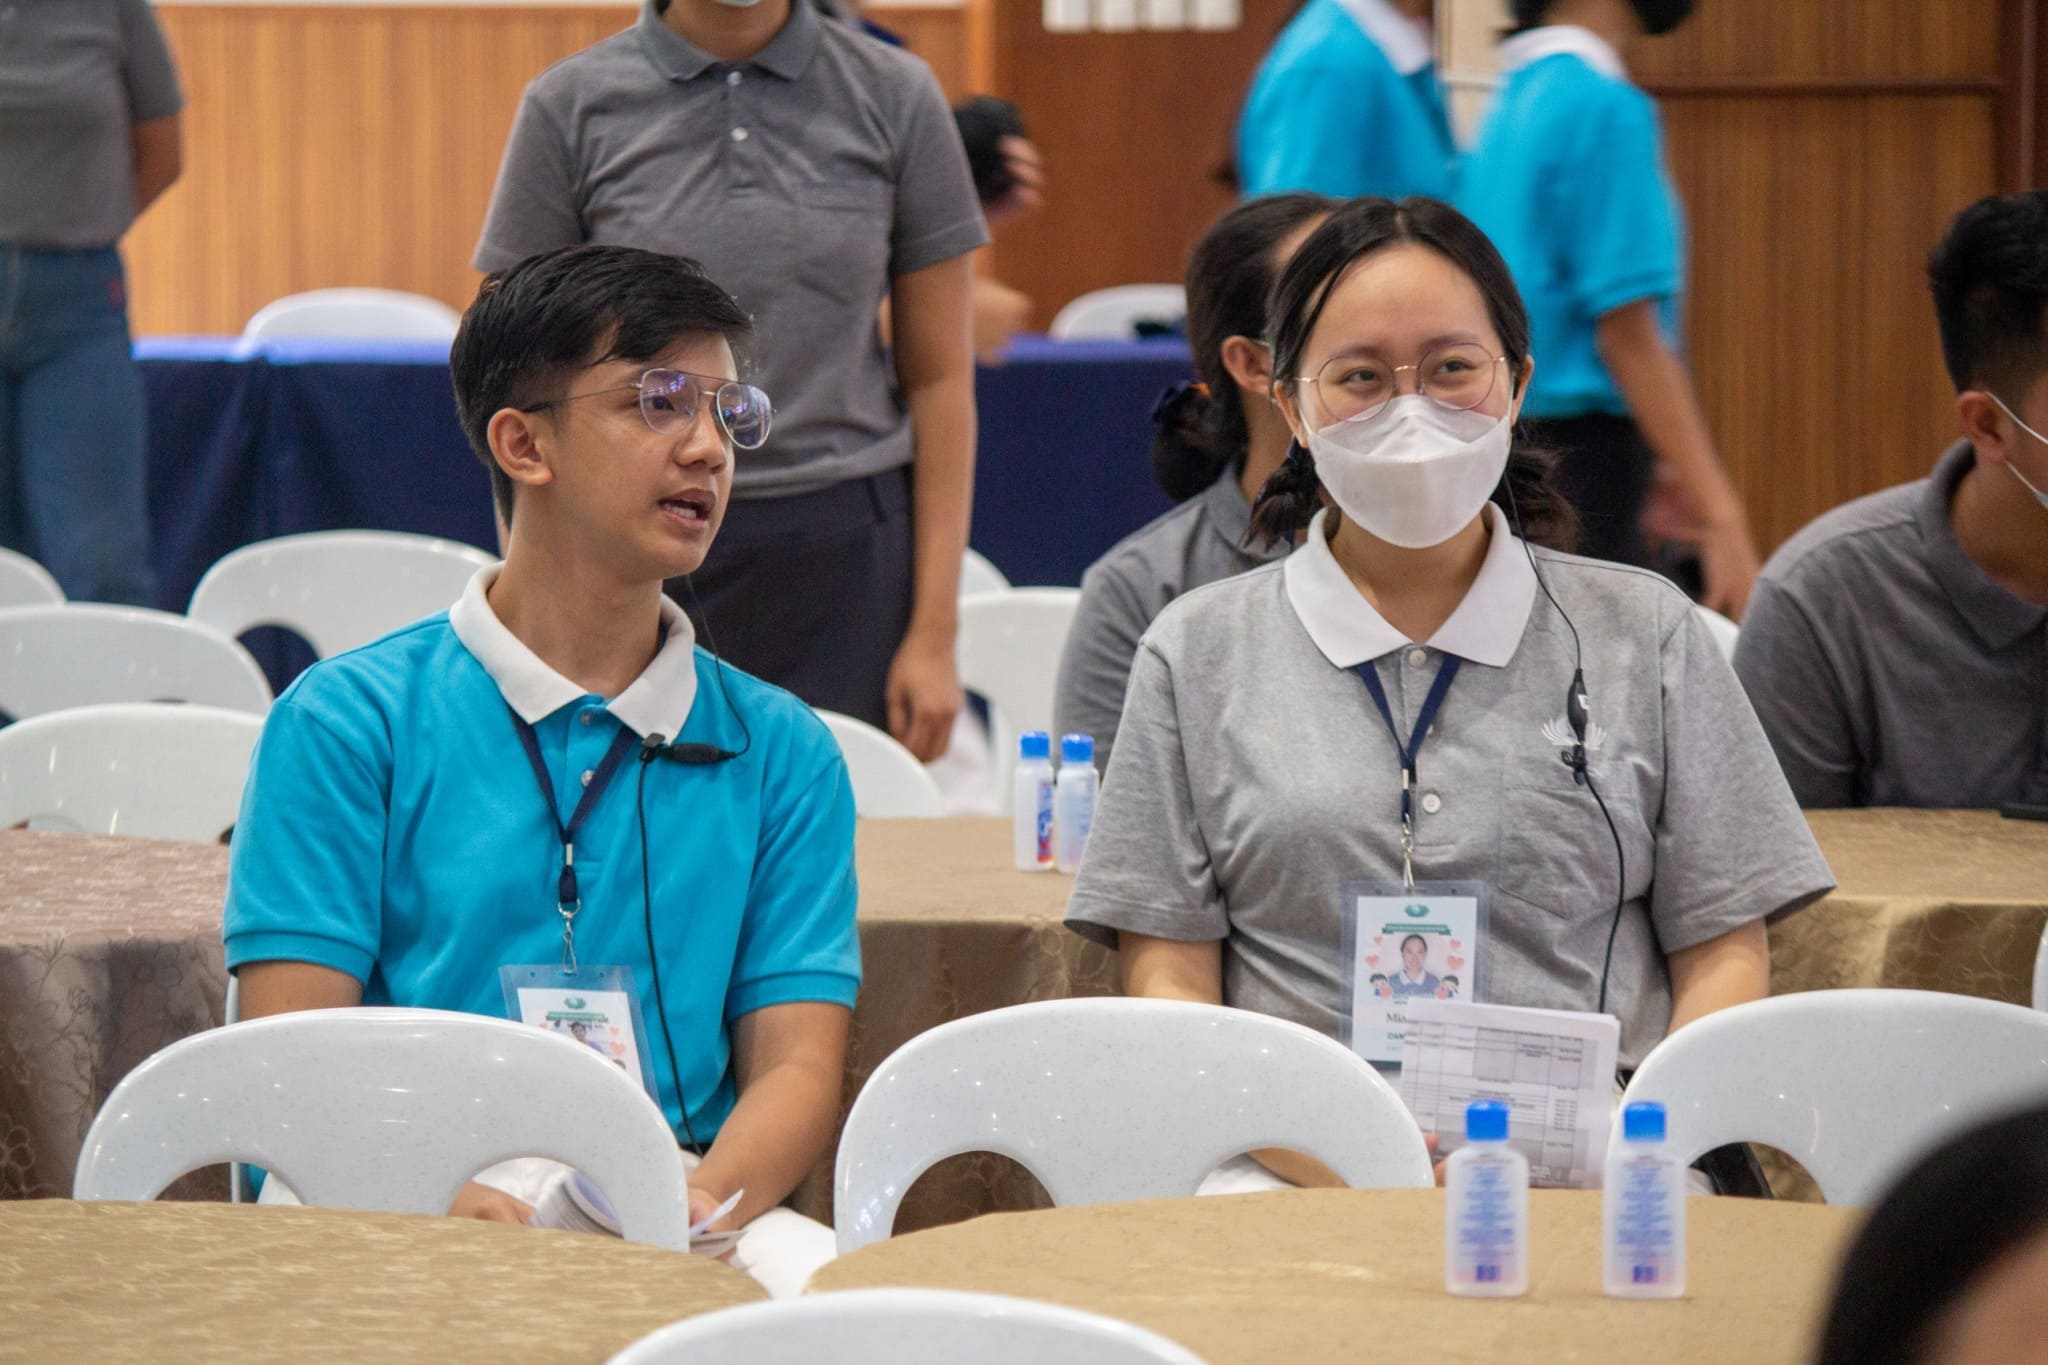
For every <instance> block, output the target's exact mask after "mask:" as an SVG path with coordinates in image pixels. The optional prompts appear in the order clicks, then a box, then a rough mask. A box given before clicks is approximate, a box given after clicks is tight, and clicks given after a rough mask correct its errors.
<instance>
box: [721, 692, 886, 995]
mask: <svg viewBox="0 0 2048 1365" xmlns="http://www.w3.org/2000/svg"><path fill="white" fill-rule="evenodd" d="M796 721H797V723H798V724H799V725H800V726H801V733H800V735H799V736H797V737H796V742H794V743H791V744H789V745H787V746H785V748H784V753H783V757H782V764H783V766H785V768H787V769H788V770H789V771H792V772H801V773H802V774H803V776H802V778H801V779H800V780H797V779H791V778H782V777H776V778H771V779H770V783H771V790H770V791H769V792H768V793H766V794H765V796H764V799H763V803H762V804H763V809H762V817H761V831H760V836H759V842H758V844H757V846H756V851H755V860H754V879H753V885H752V886H751V888H750V889H749V891H748V894H747V910H746V919H745V921H744V922H743V923H742V924H741V926H740V936H739V948H738V952H737V955H736V957H735V960H734V963H733V976H732V982H731V984H730V986H728V988H727V990H726V997H725V1017H726V1019H727V1020H733V1019H737V1018H739V1017H740V1016H741V1015H743V1014H751V1013H752V1012H753V1011H755V1010H758V1009H765V1008H767V1007H768V1006H770V1005H786V1004H791V1003H794V1002H797V1001H822V1002H825V1003H828V1004H834V1005H845V1006H847V1007H848V1008H849V1009H850V1008H852V1006H853V1002H854V996H855V994H856V993H857V992H858V990H859V988H860V939H859V934H858V930H857V928H856V926H855V921H854V913H855V910H856V908H857V906H858V905H859V901H860V892H859V888H858V885H857V883H856V880H855V875H854V858H853V822H854V811H853V784H852V782H851V781H850V780H849V779H848V778H847V775H846V763H845V760H843V759H842V758H841V757H840V756H839V751H838V747H837V745H835V744H834V743H833V741H832V736H831V734H830V732H828V731H827V730H826V729H825V727H824V725H823V724H822V723H821V722H818V721H816V720H815V719H813V718H811V717H809V716H799V717H797V718H796ZM813 731H815V733H812V732H813Z"/></svg>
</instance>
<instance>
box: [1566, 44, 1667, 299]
mask: <svg viewBox="0 0 2048 1365" xmlns="http://www.w3.org/2000/svg"><path fill="white" fill-rule="evenodd" d="M1597 91H1598V95H1597V99H1596V100H1595V101H1593V102H1592V103H1590V106H1589V107H1588V108H1587V109H1586V111H1585V116H1584V118H1583V120H1582V121H1581V124H1580V127H1579V130H1578V131H1579V135H1580V137H1581V139H1582V141H1581V142H1580V144H1579V147H1578V148H1577V152H1576V155H1574V156H1573V157H1571V158H1570V159H1569V160H1568V161H1567V162H1566V163H1565V164H1566V165H1567V166H1569V167H1570V168H1571V169H1572V172H1573V173H1572V174H1570V175H1567V176H1562V177H1560V178H1559V179H1558V180H1557V181H1556V182H1555V183H1553V185H1552V208H1553V211H1554V212H1555V213H1556V214H1557V215H1558V222H1559V225H1560V227H1561V228H1562V229H1563V230H1562V231H1561V232H1559V234H1558V241H1559V244H1560V248H1561V250H1562V251H1563V252H1564V255H1565V259H1566V274H1567V276H1568V278H1569V279H1570V281H1571V290H1572V294H1573V296H1574V298H1575V299H1576V300H1577V302H1578V304H1579V306H1580V307H1581V308H1582V309H1584V311H1585V312H1586V314H1587V315H1588V316H1590V317H1595V318H1598V317H1602V316H1605V315H1606V314H1608V313H1611V312H1613V311H1614V310H1615V309H1617V308H1622V307H1625V306H1626V305H1628V304H1631V303H1636V302H1639V301H1640V300H1643V299H1660V300H1661V299H1667V298H1670V297H1672V296H1673V295H1675V294H1677V292H1678V290H1679V285H1680V280H1681V271H1682V265H1683V263H1682V262H1681V261H1680V259H1679V254H1680V242H1679V229H1678V211H1677V206H1676V204H1675V202H1674V200H1673V198H1672V191H1671V180H1670V177H1669V175H1668V174H1667V173H1666V171H1665V168H1664V151H1663V131H1662V129H1661V128H1660V127H1659V126H1658V122H1657V110H1656V106H1655V105H1653V104H1651V102H1650V98H1649V96H1647V95H1645V94H1643V93H1642V92H1641V91H1639V90H1636V89H1634V88H1633V87H1631V86H1626V85H1622V84H1619V83H1617V82H1612V81H1601V82H1599V84H1598V86H1597Z"/></svg>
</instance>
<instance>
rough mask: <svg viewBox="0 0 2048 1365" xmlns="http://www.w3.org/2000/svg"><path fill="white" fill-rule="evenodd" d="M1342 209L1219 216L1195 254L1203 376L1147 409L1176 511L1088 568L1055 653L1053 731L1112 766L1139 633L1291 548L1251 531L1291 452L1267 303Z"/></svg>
mask: <svg viewBox="0 0 2048 1365" xmlns="http://www.w3.org/2000/svg"><path fill="white" fill-rule="evenodd" d="M1336 206H1337V201H1336V200H1334V199H1326V198H1324V197H1323V196H1322V195H1320V194H1276V195H1271V196H1268V197H1267V198H1264V199H1253V200H1251V201H1249V202H1248V203H1244V204H1240V205H1238V206H1237V207H1236V208H1234V209H1232V210H1231V211H1230V212H1229V213H1226V214H1224V215H1223V217H1222V218H1221V219H1219V220H1217V222H1216V225H1215V226H1214V227H1211V228H1210V229H1209V230H1208V232H1206V233H1204V234H1203V236H1202V240H1201V241H1200V242H1197V243H1196V244H1195V250H1194V254H1193V255H1191V256H1190V257H1189V258H1188V274H1187V287H1188V342H1189V344H1190V346H1191V347H1192V348H1193V350H1194V353H1195V368H1196V369H1197V370H1198V371H1199V372H1200V374H1201V376H1202V380H1201V382H1200V383H1199V384H1186V385H1183V386H1181V387H1180V388H1178V389H1176V390H1173V391H1172V392H1170V393H1169V394H1167V396H1166V397H1164V398H1162V399H1161V400H1160V402H1159V406H1158V407H1157V408H1156V409H1154V411H1153V414H1152V420H1153V421H1154V422H1155V423H1157V424H1158V428H1159V429H1158V433H1157V435H1155V436H1154V437H1153V439H1152V477H1153V479H1154V480H1155V481H1156V482H1157V483H1158V484H1159V487H1160V489H1161V490H1162V491H1163V492H1165V494H1166V495H1167V496H1168V497H1170V498H1172V499H1174V500H1175V501H1176V502H1178V503H1180V506H1178V507H1176V508H1174V509H1173V510H1172V511H1171V512H1168V513H1167V514H1166V515H1165V516H1163V517H1160V518H1158V519H1157V520H1156V521H1153V522H1152V523H1151V524H1149V525H1147V526H1145V527H1143V528H1141V529H1140V530H1137V531H1134V532H1132V533H1131V534H1130V535H1129V536H1127V537H1125V538H1124V539H1123V540H1122V541H1119V542H1118V543H1117V544H1116V545H1114V546H1112V547H1111V548H1110V550H1109V552H1108V553H1107V554H1105V555H1103V556H1102V558H1100V559H1098V560H1096V561H1095V562H1094V563H1093V564H1091V565H1089V566H1088V572H1087V573H1086V574H1084V575H1082V577H1081V605H1080V608H1079V609H1078V610H1077V611H1076V612H1075V614H1074V624H1073V627H1072V629H1070V630H1069V631H1068V632H1067V643H1066V648H1065V649H1064V650H1063V651H1062V652H1061V654H1060V671H1059V686H1058V690H1057V692H1056V693H1055V695H1054V698H1053V722H1054V725H1055V726H1056V728H1057V729H1058V731H1059V733H1061V734H1063V735H1065V734H1085V735H1093V736H1095V757H1096V762H1097V763H1098V764H1100V765H1101V766H1102V767H1103V769H1104V770H1105V771H1106V770H1107V769H1108V767H1109V756H1110V751H1111V750H1112V749H1113V748H1114V747H1115V744H1116V723H1117V718H1118V717H1119V716H1121V715H1122V714H1123V709H1124V684H1125V682H1126V681H1127V680H1128V679H1129V678H1130V676H1131V656H1132V655H1134V654H1136V653H1137V650H1138V637H1139V636H1141V635H1143V634H1144V633H1145V627H1147V626H1149V625H1151V624H1152V619H1153V618H1154V617H1156V616H1157V615H1159V613H1160V612H1161V611H1163V610H1165V608H1166V604H1167V603H1169V602H1171V601H1172V600H1173V599H1174V598H1176V597H1178V596H1180V595H1181V594H1182V593H1184V592H1188V591H1190V590H1192V589H1194V588H1199V587H1201V586H1202V585H1203V584H1204V583H1213V582H1215V581H1216V580H1217V579H1219V578H1227V577H1229V576H1230V575H1231V574H1234V573H1243V572H1244V571H1245V570H1246V569H1250V568H1254V567H1256V566H1257V565H1259V564H1263V563H1266V562H1267V561H1269V560H1272V559H1275V558H1277V557H1279V556H1280V555H1282V554H1285V553H1286V551H1287V547H1286V546H1285V545H1281V544H1257V543H1254V542H1252V541H1251V540H1250V539H1249V538H1248V537H1247V535H1246V532H1247V531H1248V530H1249V529H1250V526H1251V519H1252V499H1253V498H1255V497H1257V496H1258V492H1259V490H1260V489H1261V488H1263V487H1265V485H1266V480H1267V479H1269V478H1271V477H1272V476H1273V474H1274V473H1275V472H1276V471H1277V470H1278V469H1279V468H1280V462H1281V461H1282V460H1284V459H1286V458H1287V443H1288V431H1287V423H1286V422H1284V421H1282V420H1281V417H1280V413H1279V411H1278V410H1277V409H1275V408H1274V406H1273V404H1272V402H1271V397H1272V390H1273V358H1272V355H1271V353H1270V352H1268V351H1267V350H1266V343H1265V341H1264V337H1265V335H1266V297H1267V295H1269V294H1271V293H1272V292H1273V281H1275V280H1276V279H1278V278H1279V277H1280V271H1281V269H1282V268H1283V267H1285V266H1286V264H1287V258H1288V257H1290V256H1292V255H1293V254H1294V249H1295V248H1296V247H1298V246H1300V245H1301V243H1302V240H1303V239H1304V238H1306V237H1307V236H1308V235H1309V233H1311V232H1313V231H1314V230H1315V228H1316V225H1317V224H1319V223H1321V222H1322V220H1323V219H1324V218H1325V217H1326V216H1328V214H1329V212H1330V210H1331V209H1333V208H1335V207H1336Z"/></svg>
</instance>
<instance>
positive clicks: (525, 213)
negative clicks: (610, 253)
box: [473, 85, 585, 271]
mask: <svg viewBox="0 0 2048 1365" xmlns="http://www.w3.org/2000/svg"><path fill="white" fill-rule="evenodd" d="M577 183H578V177H577V174H576V167H575V162H574V159H573V158H572V157H571V156H570V153H569V142H568V139H567V138H566V137H565V136H564V135H563V133H562V129H561V126H560V124H559V123H558V122H557V121H556V118H555V116H554V114H553V113H552V112H550V111H549V109H548V108H547V106H546V105H545V104H544V103H543V102H542V100H541V98H540V96H539V95H538V94H537V93H536V92H535V90H534V87H532V86H530V85H529V86H528V87H527V88H526V94H525V96H524V97H522V98H521V99H520V101H519V112H518V113H517V114H516V115H515V116H514V117H513V119H512V134H511V136H510V137H508V138H507V139H506V140H505V159H504V161H503V162H501V163H500V164H499V166H498V183H497V185H496V186H495V187H494V188H493V189H492V191H491V207H490V210H489V211H488V212H487V213H486V214H485V215H484V230H483V235H482V236H481V237H479V238H478V239H477V244H476V257H475V260H474V262H473V264H474V265H475V266H476V268H477V269H478V270H486V271H489V270H503V269H505V268H506V267H508V266H514V265H517V264H519V262H521V261H523V260H525V259H526V258H527V257H529V256H537V255H539V254H540V253H541V252H543V251H553V250H555V249H556V248H558V247H565V246H576V245H578V244H580V243H581V242H582V241H583V240H584V235H585V234H584V231H583V205H582V201H581V196H580V194H579V192H578V189H577Z"/></svg>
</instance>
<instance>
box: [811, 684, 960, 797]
mask: <svg viewBox="0 0 2048 1365" xmlns="http://www.w3.org/2000/svg"><path fill="white" fill-rule="evenodd" d="M818 719H820V720H822V721H824V722H825V728H826V729H828V730H830V731H831V732H832V738H833V739H835V740H838V741H839V752H840V753H841V754H842V755H844V756H845V758H846V775H847V777H849V778H850V779H852V781H853V806H854V810H855V812H856V813H858V814H860V815H863V816H867V817H870V818H872V819H877V820H903V819H918V820H931V819H936V818H938V817H939V816H941V815H944V814H945V813H946V805H945V801H944V799H943V798H942V797H941V796H940V794H939V784H938V783H937V782H936V781H934V780H933V778H932V775H931V774H930V773H928V772H926V771H925V767H924V764H922V763H920V762H918V761H917V755H915V754H913V753H911V752H910V750H908V749H906V748H904V747H903V746H902V745H901V744H898V743H897V742H896V741H895V739H894V738H892V737H891V736H889V735H887V734H884V733H883V732H882V731H880V730H877V729H876V728H875V727H874V726H872V725H870V724H868V723H867V722H866V721H864V720H856V719H854V718H853V717H852V716H843V715H841V714H840V713H839V712H837V711H819V712H818Z"/></svg>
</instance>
